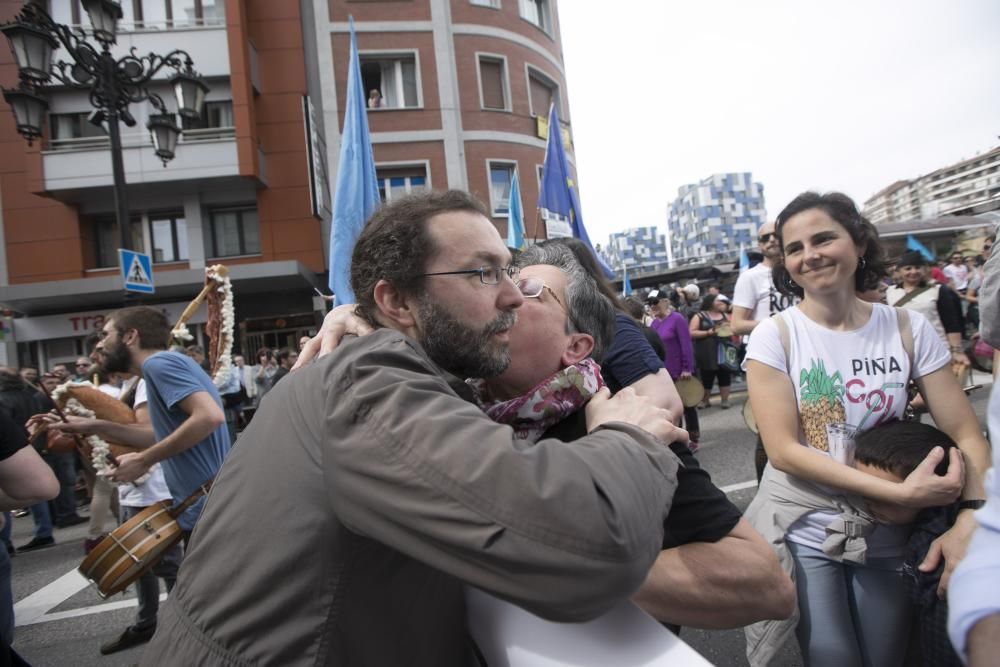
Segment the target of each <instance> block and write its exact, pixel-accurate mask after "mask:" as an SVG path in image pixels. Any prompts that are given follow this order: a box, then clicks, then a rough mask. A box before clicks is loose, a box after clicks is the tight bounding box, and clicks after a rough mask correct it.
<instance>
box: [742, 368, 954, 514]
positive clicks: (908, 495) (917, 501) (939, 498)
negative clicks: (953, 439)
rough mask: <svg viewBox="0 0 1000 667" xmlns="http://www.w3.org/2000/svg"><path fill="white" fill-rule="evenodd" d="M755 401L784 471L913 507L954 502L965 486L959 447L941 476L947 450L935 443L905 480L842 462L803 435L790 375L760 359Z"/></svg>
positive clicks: (752, 376)
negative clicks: (803, 442) (805, 440)
mask: <svg viewBox="0 0 1000 667" xmlns="http://www.w3.org/2000/svg"><path fill="white" fill-rule="evenodd" d="M747 385H748V386H749V387H751V390H750V403H751V405H752V407H753V412H754V415H757V424H758V425H759V427H760V435H761V439H762V440H763V442H764V449H765V450H766V451H767V456H768V459H769V460H770V461H771V465H773V466H774V467H775V468H777V469H778V470H781V471H782V472H785V473H787V474H789V475H793V476H795V477H799V478H801V479H805V480H808V481H812V482H819V483H820V484H825V485H827V486H831V487H833V488H837V489H842V490H844V491H846V492H848V493H853V494H856V495H860V496H864V497H866V498H872V499H874V500H882V501H885V502H891V503H897V504H899V505H905V506H907V507H933V506H936V505H947V504H949V503H951V502H953V501H954V500H955V499H956V498H957V497H958V494H959V492H960V490H961V488H962V483H963V474H964V469H963V466H962V457H961V454H959V453H958V451H956V450H953V451H952V452H951V459H950V462H949V467H948V474H947V475H946V476H944V477H940V476H938V475H935V474H934V468H935V466H937V464H938V463H939V462H940V461H941V459H942V457H943V451H942V450H941V448H940V447H936V448H934V450H932V451H931V453H930V454H928V455H927V458H925V459H924V461H923V462H922V463H921V464H920V465H919V466H918V467H917V469H916V470H914V471H913V472H912V473H911V474H910V475H909V477H907V478H906V480H905V481H904V482H902V483H897V482H890V481H888V480H884V479H881V478H879V477H875V476H874V475H868V474H865V473H863V472H861V471H859V470H855V469H854V468H852V467H850V466H845V465H842V464H840V463H837V462H836V461H834V460H833V459H831V458H830V457H829V456H827V455H826V454H824V453H823V452H820V451H818V450H815V449H812V448H810V447H804V446H802V445H801V444H800V443H799V440H798V425H799V417H798V412H797V407H796V405H797V403H796V400H795V391H794V389H793V388H792V384H791V381H790V380H789V377H788V375H787V374H785V373H783V372H781V371H779V370H777V369H775V368H772V367H771V366H768V365H767V364H764V363H762V362H760V361H756V360H750V361H749V362H748V363H747Z"/></svg>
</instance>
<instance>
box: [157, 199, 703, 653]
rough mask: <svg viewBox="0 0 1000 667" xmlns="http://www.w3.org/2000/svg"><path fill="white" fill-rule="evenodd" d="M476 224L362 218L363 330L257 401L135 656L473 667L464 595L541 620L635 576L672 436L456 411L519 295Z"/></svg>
mask: <svg viewBox="0 0 1000 667" xmlns="http://www.w3.org/2000/svg"><path fill="white" fill-rule="evenodd" d="M487 215H488V213H487V211H486V210H485V208H484V207H483V205H482V204H481V203H480V202H479V201H478V200H476V199H474V198H473V197H471V196H470V195H468V194H466V193H462V192H457V191H451V192H445V193H441V192H428V193H421V194H419V195H414V196H412V197H409V198H404V199H401V200H398V201H394V202H393V203H391V204H388V205H386V206H383V207H382V208H381V209H380V210H379V211H378V212H377V213H376V214H375V215H374V216H373V217H372V219H371V220H370V221H369V222H368V224H367V225H366V227H365V229H364V230H363V231H362V233H361V235H360V237H359V238H358V240H357V243H356V245H355V248H354V252H353V256H352V260H351V284H352V287H353V289H354V292H355V295H356V297H357V302H358V304H357V310H358V313H359V314H360V315H361V316H362V317H364V318H365V319H366V320H367V321H368V323H369V324H370V325H372V326H373V327H375V328H376V330H375V331H374V333H372V334H371V335H369V336H365V337H364V338H361V339H358V340H354V341H351V342H350V343H348V344H346V345H344V346H342V347H341V348H340V349H339V350H338V351H337V352H336V353H335V354H331V355H329V356H327V357H326V358H324V359H323V360H322V361H320V362H319V363H316V364H313V365H311V366H309V367H307V368H304V369H303V370H301V371H297V372H296V373H294V374H292V375H291V376H289V377H287V378H285V380H284V381H282V382H281V383H280V384H279V385H278V386H276V387H275V388H274V389H273V390H271V392H270V393H269V394H268V398H267V400H265V401H263V402H262V403H261V406H260V408H259V410H258V413H257V415H256V416H255V418H254V420H253V422H252V423H251V424H250V426H249V427H248V428H247V430H246V431H244V432H243V434H242V436H241V438H240V444H239V446H238V447H236V448H235V449H234V451H233V453H232V455H231V456H230V457H229V459H228V461H227V462H226V465H225V466H224V467H223V469H222V471H221V472H220V474H219V476H218V478H217V480H216V482H215V485H214V487H213V489H212V495H211V499H210V501H209V503H208V504H207V507H206V510H205V514H204V516H203V517H202V519H201V521H200V523H199V525H198V530H197V533H196V535H195V536H194V539H193V541H192V545H191V549H190V551H189V553H188V554H187V560H186V562H185V565H184V568H183V571H182V573H181V576H180V578H179V579H178V582H177V586H176V587H175V588H174V592H173V595H172V596H171V599H170V601H169V602H168V604H167V606H166V608H165V609H164V610H163V612H162V613H161V620H160V629H159V631H158V632H157V634H156V636H155V637H154V638H153V642H152V644H151V645H150V646H149V648H148V649H147V650H146V652H145V654H144V656H143V663H142V664H144V665H158V664H164V665H178V664H183V665H237V664H239V665H243V664H275V665H305V664H308V665H314V664H336V665H403V664H406V665H411V666H418V667H419V666H421V665H427V666H428V667H430V666H439V665H466V664H474V663H472V662H471V655H470V653H469V649H468V644H467V640H466V634H465V630H464V616H465V610H464V602H463V583H468V584H471V585H474V586H477V587H480V588H482V589H484V590H486V591H489V592H491V593H493V594H495V595H498V596H500V597H502V598H504V599H507V600H510V601H512V602H515V603H516V604H519V605H521V606H523V607H525V608H527V609H530V610H532V611H534V612H535V613H538V614H540V615H542V616H545V617H548V618H552V619H557V620H582V619H589V618H592V617H594V616H596V615H598V614H600V613H602V612H603V611H605V610H607V609H608V608H610V607H611V606H612V605H613V604H615V603H616V602H618V601H620V600H622V599H623V598H625V597H627V596H628V595H629V594H631V593H632V592H633V591H634V590H635V589H636V588H638V586H639V585H640V584H641V583H642V581H643V578H644V577H645V574H646V572H647V571H648V569H649V566H650V565H651V564H652V562H653V560H654V558H655V557H656V554H657V553H658V552H659V547H660V543H661V540H662V519H663V516H664V515H665V514H666V512H667V511H668V510H669V507H670V498H671V497H672V494H673V490H674V487H675V485H676V470H677V460H676V457H675V456H674V455H673V454H672V453H671V452H670V451H669V449H668V448H667V446H666V445H665V444H664V442H669V441H671V440H673V439H675V438H682V437H684V434H683V431H681V430H680V429H677V428H676V427H674V426H672V425H671V424H670V423H669V421H668V417H667V414H666V412H665V411H663V410H659V409H656V408H652V407H651V406H650V405H649V404H648V403H647V402H645V401H643V400H641V399H638V398H637V397H636V396H635V395H634V394H633V393H632V392H630V391H626V392H624V395H623V396H619V397H615V398H609V397H608V395H607V392H602V393H600V394H599V395H598V396H597V397H596V398H594V399H592V400H591V402H590V405H589V407H588V411H587V422H588V428H589V430H590V434H589V435H588V436H587V437H585V438H582V439H580V440H578V441H576V442H574V443H571V444H570V443H562V442H559V441H556V440H543V441H540V442H538V443H531V442H528V441H525V440H523V439H520V438H517V437H516V436H515V435H514V433H513V431H512V430H511V429H510V427H508V426H505V425H501V424H496V423H494V422H493V421H491V420H490V419H489V418H488V417H487V416H486V415H484V414H483V412H482V411H481V410H479V409H478V408H477V407H476V406H475V405H474V404H473V403H472V402H470V400H469V399H471V396H469V393H470V390H469V389H468V387H467V386H466V385H465V383H464V382H463V381H462V378H466V377H491V376H495V375H498V374H500V373H502V372H503V371H504V370H505V369H506V368H507V366H508V365H509V363H510V350H509V346H510V329H511V327H512V326H513V324H514V321H515V311H516V310H517V309H518V308H519V307H520V306H521V305H522V303H523V301H524V297H523V296H522V295H521V293H520V291H519V290H518V288H517V286H516V285H515V283H514V279H515V278H516V277H517V269H516V268H513V267H511V266H510V262H511V257H510V252H509V251H508V250H507V248H506V247H505V246H504V243H503V241H502V240H501V238H500V235H499V234H498V233H497V230H496V228H495V227H494V226H493V225H492V223H491V222H490V221H489V219H488V218H487V217H486V216H487ZM463 395H464V396H465V398H463V397H462V396H463ZM651 434H653V435H651ZM654 435H655V436H657V437H653V436H654Z"/></svg>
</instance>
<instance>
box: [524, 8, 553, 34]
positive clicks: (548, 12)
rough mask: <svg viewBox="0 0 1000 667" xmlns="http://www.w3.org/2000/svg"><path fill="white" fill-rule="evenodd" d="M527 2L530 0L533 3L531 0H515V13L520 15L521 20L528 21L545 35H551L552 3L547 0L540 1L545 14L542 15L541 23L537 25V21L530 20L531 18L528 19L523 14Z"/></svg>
mask: <svg viewBox="0 0 1000 667" xmlns="http://www.w3.org/2000/svg"><path fill="white" fill-rule="evenodd" d="M528 2H532V3H533V0H517V13H518V15H520V17H521V20H522V21H526V22H528V23H530V24H531V25H533V26H535V27H536V28H538V29H539V30H541V31H542V32H544V33H545V34H546V35H551V34H552V3H551V2H549V0H541V2H542V3H543V4H544V7H543V10H544V12H545V14H544V16H543V17H542V21H541V23H542V24H541V25H539V24H538V23H535V22H534V21H532V20H531V19H529V18H528V17H527V16H525V15H524V6H525V4H526V3H528Z"/></svg>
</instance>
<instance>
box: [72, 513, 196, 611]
mask: <svg viewBox="0 0 1000 667" xmlns="http://www.w3.org/2000/svg"><path fill="white" fill-rule="evenodd" d="M171 505H172V503H171V502H170V501H169V500H161V501H160V502H158V503H155V504H153V505H150V506H149V507H147V508H146V509H144V510H143V511H141V512H139V513H138V514H136V515H135V516H134V517H132V518H131V519H129V520H128V521H126V522H125V523H123V524H122V525H120V526H118V527H117V528H115V529H114V530H113V531H112V532H111V533H110V534H108V536H107V537H105V538H104V539H103V540H101V543H100V544H98V545H97V546H96V547H94V550H93V551H91V552H90V553H89V554H87V557H86V558H84V559H83V562H82V563H80V567H79V568H78V569H79V571H80V574H82V575H83V576H84V577H86V578H87V580H88V581H90V583H92V584H94V586H96V587H97V592H98V593H99V594H100V596H101V597H102V598H107V597H109V596H111V595H114V594H115V593H119V592H121V591H123V590H125V588H127V587H128V585H129V584H131V583H132V582H133V581H135V580H136V579H138V578H139V577H141V576H142V575H143V574H144V573H145V572H146V571H147V570H149V568H151V567H153V565H155V564H156V563H157V561H159V560H160V557H161V556H162V555H163V552H165V551H166V550H167V549H169V548H170V547H172V546H173V545H175V544H177V542H179V541H180V539H181V537H182V535H183V533H182V531H181V527H180V526H179V525H178V524H177V521H176V520H175V519H174V518H173V517H172V516H171V514H170V509H171Z"/></svg>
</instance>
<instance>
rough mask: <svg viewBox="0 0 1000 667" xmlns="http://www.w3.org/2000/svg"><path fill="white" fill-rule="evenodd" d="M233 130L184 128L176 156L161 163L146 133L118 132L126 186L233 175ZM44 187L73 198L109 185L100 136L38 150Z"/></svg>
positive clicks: (104, 141) (236, 167)
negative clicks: (40, 151) (89, 190)
mask: <svg viewBox="0 0 1000 667" xmlns="http://www.w3.org/2000/svg"><path fill="white" fill-rule="evenodd" d="M234 133H235V130H234V129H233V128H206V129H199V130H186V131H185V132H184V134H183V135H182V138H181V141H180V143H179V144H178V146H177V156H176V157H175V158H174V159H173V160H172V161H171V162H170V164H169V165H168V166H167V167H164V166H163V163H162V162H160V160H159V158H157V157H156V155H155V154H154V153H153V149H152V143H151V141H150V138H149V134H148V133H147V132H145V131H143V132H141V133H138V132H130V133H128V134H124V135H123V136H122V159H123V161H124V163H125V180H126V182H127V183H128V184H129V186H133V185H140V184H153V183H166V182H180V181H202V180H206V179H217V178H228V177H238V176H239V160H238V158H237V154H236V139H235V136H234ZM42 169H43V174H44V184H45V191H46V192H48V193H49V194H51V195H52V196H54V197H55V198H57V199H60V200H62V201H67V202H70V201H76V193H78V192H79V191H80V190H85V189H90V188H110V187H112V185H113V183H114V179H113V177H112V174H111V151H110V149H109V147H108V140H107V138H104V137H86V138H80V139H64V140H60V141H58V142H52V145H51V146H50V147H49V150H46V151H43V152H42Z"/></svg>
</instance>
